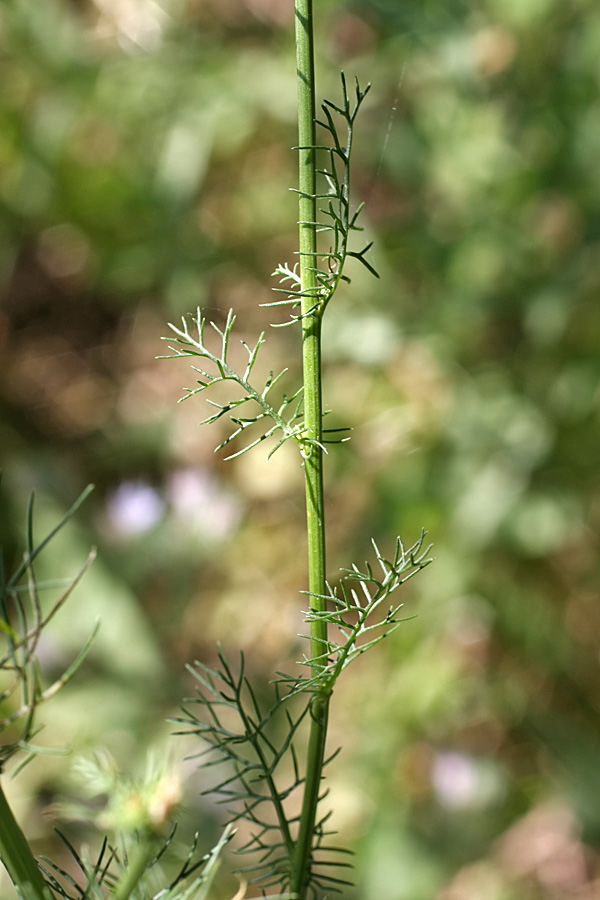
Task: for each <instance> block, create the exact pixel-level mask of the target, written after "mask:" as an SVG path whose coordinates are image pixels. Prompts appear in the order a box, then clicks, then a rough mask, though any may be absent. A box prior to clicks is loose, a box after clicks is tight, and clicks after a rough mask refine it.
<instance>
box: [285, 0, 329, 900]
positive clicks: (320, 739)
mask: <svg viewBox="0 0 600 900" xmlns="http://www.w3.org/2000/svg"><path fill="white" fill-rule="evenodd" d="M295 17H296V18H295V21H296V64H297V76H298V145H299V150H298V153H299V180H298V186H299V267H300V276H301V279H302V362H303V381H304V426H305V437H306V438H307V442H306V443H305V445H304V446H305V448H306V450H305V459H304V472H305V487H306V521H307V537H308V590H309V593H310V606H311V609H313V610H317V611H321V610H323V609H324V605H325V601H324V600H323V599H322V597H323V596H324V594H325V589H326V586H325V504H324V496H323V450H322V449H321V444H322V421H323V407H322V397H321V318H322V310H321V307H320V304H319V295H318V288H319V284H318V281H317V278H316V273H315V269H316V266H317V226H316V220H317V201H316V196H315V195H316V180H317V172H316V159H315V154H316V149H315V66H314V46H313V12H312V0H295ZM326 640H327V625H326V623H324V622H321V621H317V622H312V623H311V656H312V659H313V660H316V659H317V658H322V657H323V653H324V651H325V646H326V645H325V642H326ZM315 674H316V673H315ZM328 709H329V697H328V696H327V695H325V694H320V693H318V692H317V693H315V695H314V697H313V699H312V701H311V730H310V737H309V745H308V759H307V771H306V783H305V788H304V798H303V804H302V813H301V818H300V825H299V829H298V837H297V841H296V848H295V853H294V860H293V871H292V878H291V883H290V889H291V893H292V895H293V896H294V897H297V898H298V900H305V897H306V892H307V884H308V879H309V874H310V865H311V857H312V850H313V840H314V833H315V821H316V816H317V804H318V800H319V794H320V788H321V778H322V770H323V761H324V757H325V739H326V735H327V718H328Z"/></svg>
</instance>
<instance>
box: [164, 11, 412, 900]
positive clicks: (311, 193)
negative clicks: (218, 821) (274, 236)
mask: <svg viewBox="0 0 600 900" xmlns="http://www.w3.org/2000/svg"><path fill="white" fill-rule="evenodd" d="M295 35H296V63H297V73H298V82H297V83H298V134H299V140H298V147H297V148H296V149H297V152H298V156H299V181H298V188H296V189H294V190H296V192H297V195H298V208H299V217H298V221H299V249H298V254H297V256H298V259H297V261H296V263H295V264H294V265H292V266H290V265H288V264H287V263H285V264H281V265H279V266H278V267H277V268H276V270H275V272H274V275H275V276H276V277H277V278H278V281H279V285H280V286H278V287H276V288H275V290H276V291H277V293H278V294H279V295H282V296H280V298H279V299H277V300H275V301H273V302H272V303H269V304H266V305H267V306H270V307H281V306H283V307H288V308H289V310H290V319H289V321H288V322H287V323H285V324H287V325H290V326H292V327H294V326H295V327H296V328H298V329H299V331H300V332H301V337H300V345H301V353H302V371H303V377H302V385H301V387H300V388H298V389H297V390H294V391H293V392H291V393H289V394H286V393H285V392H283V391H282V390H281V385H282V382H283V378H284V375H285V372H286V370H284V371H282V372H279V373H278V374H273V373H271V374H270V375H269V376H268V378H267V379H266V381H265V383H264V384H263V383H262V382H261V383H259V384H256V383H255V382H254V380H253V377H254V369H255V364H256V361H257V357H258V354H259V352H260V351H261V348H262V346H263V344H264V340H265V338H264V334H261V335H260V337H259V338H258V340H257V342H256V344H255V345H254V346H249V345H248V344H246V343H244V342H242V344H243V347H244V350H245V353H246V355H247V363H246V365H245V368H244V370H243V371H242V372H240V371H237V370H236V368H235V366H234V365H233V364H232V362H231V354H230V347H231V342H232V340H233V329H234V324H235V315H234V314H233V312H232V311H231V310H230V311H229V313H228V314H227V317H226V320H225V322H224V324H223V325H221V326H220V325H218V324H217V323H215V322H207V320H206V318H205V317H204V315H203V314H202V311H201V310H200V309H198V310H197V312H196V313H195V315H192V316H188V317H184V318H183V319H182V322H181V325H177V326H176V325H170V328H171V331H172V335H171V336H170V337H168V338H164V340H166V341H168V342H169V349H170V351H171V352H170V353H169V354H168V355H166V356H165V357H163V358H167V359H168V358H188V359H192V360H193V365H192V369H193V371H194V372H195V373H196V376H197V377H196V383H195V386H194V387H193V388H190V389H187V390H186V391H185V394H184V396H183V397H182V398H181V399H182V400H186V399H189V398H192V397H196V396H197V395H199V394H206V393H207V392H209V391H211V390H212V389H214V388H215V387H217V386H219V385H228V386H229V387H230V388H232V389H233V390H234V391H235V392H236V393H235V396H234V397H233V399H226V400H223V399H219V397H220V396H221V395H220V394H217V395H215V394H214V393H213V394H212V396H209V397H208V398H206V399H207V400H208V404H209V405H210V407H211V413H210V415H208V416H207V417H206V418H205V419H204V420H203V422H202V423H201V424H208V425H210V424H212V423H214V422H216V421H218V420H220V419H222V418H223V417H228V418H229V419H230V422H231V429H230V431H229V434H228V436H227V437H226V438H225V439H224V440H223V441H222V442H221V443H220V444H219V446H218V447H217V450H221V449H224V448H226V449H227V450H228V451H230V452H229V456H228V458H230V459H231V458H234V457H236V456H239V455H240V454H243V453H246V452H248V451H249V450H251V449H252V448H253V447H256V446H257V445H259V444H261V443H262V442H263V441H270V442H271V446H270V449H269V454H268V455H269V456H271V455H272V454H273V453H275V452H276V451H277V450H278V449H279V448H280V447H281V446H282V445H283V444H284V443H286V442H288V441H291V442H293V443H294V444H295V445H296V446H297V449H298V453H299V462H300V464H301V465H302V466H303V468H304V476H305V495H306V534H307V549H308V557H307V566H308V579H307V589H306V591H305V594H306V597H307V607H308V608H307V609H306V611H305V613H304V615H305V621H306V623H307V624H308V626H309V632H308V634H307V635H306V639H307V642H308V648H309V649H308V650H307V652H306V653H305V654H303V657H302V659H301V660H300V664H301V666H302V667H303V668H301V669H300V671H299V673H295V674H285V673H276V675H275V677H274V680H273V685H272V688H273V693H272V702H271V704H270V705H268V706H266V707H265V706H264V705H263V703H262V702H261V701H260V700H259V699H258V695H257V693H256V691H255V690H254V689H253V686H252V684H251V682H250V680H249V679H248V678H247V676H246V674H245V664H244V658H243V656H242V658H241V664H240V665H239V666H237V667H236V666H233V665H232V664H231V663H230V662H229V661H228V659H227V658H226V656H225V653H224V652H223V650H222V649H221V648H219V653H218V656H219V665H218V667H217V668H215V669H211V668H209V667H208V666H206V665H204V664H203V663H201V662H196V663H195V664H194V665H193V666H191V667H190V672H191V674H192V676H193V678H194V680H195V683H196V692H195V695H194V696H193V697H192V698H191V699H190V700H189V701H188V702H187V703H186V705H185V706H184V709H183V712H182V714H181V716H179V717H178V719H177V720H176V721H177V723H178V726H179V729H180V731H181V732H183V733H187V734H193V735H197V736H198V738H199V739H200V740H201V741H202V742H203V743H204V745H205V747H204V750H203V751H200V754H199V755H200V756H201V758H202V759H201V761H202V763H203V764H205V765H220V764H222V765H223V766H224V772H223V775H222V777H221V778H220V779H217V780H216V783H215V784H214V785H213V786H212V788H211V791H212V792H213V793H214V794H215V795H216V797H217V798H218V799H219V801H220V802H221V803H223V805H224V806H225V807H226V808H227V810H228V822H229V824H230V825H235V823H239V822H240V821H244V822H245V823H246V826H247V834H248V835H249V836H248V837H247V839H246V843H245V844H244V845H243V846H242V847H241V848H240V852H241V853H242V854H243V855H244V856H245V857H247V858H248V863H247V864H246V865H244V866H243V867H242V868H241V870H240V871H241V873H242V874H243V876H244V878H245V879H246V880H247V881H248V882H249V883H250V884H252V885H255V886H256V889H257V890H258V891H259V892H260V894H261V896H271V897H272V896H274V895H273V894H272V893H269V892H272V891H276V892H278V895H285V896H286V897H289V898H294V900H306V898H308V897H311V898H318V897H325V896H328V895H329V894H330V893H332V892H337V891H341V890H343V888H344V886H345V885H349V884H350V883H351V882H350V881H349V880H348V875H347V870H348V868H349V867H350V862H349V858H348V856H349V855H348V852H347V851H346V850H343V849H340V848H339V847H337V846H335V845H334V844H333V843H332V842H331V832H330V831H329V829H328V820H329V816H330V814H329V813H328V812H327V811H323V810H322V808H321V807H322V801H323V800H324V797H325V795H326V790H324V770H325V769H326V767H327V765H328V764H329V763H330V762H331V760H332V759H333V758H334V756H336V752H333V753H329V754H328V751H327V750H326V739H327V729H328V717H329V706H330V699H331V696H332V693H333V690H334V687H335V685H336V683H337V680H338V678H339V677H340V675H341V673H342V672H343V671H344V670H345V669H346V668H347V666H348V665H349V664H350V663H351V662H353V661H354V660H355V659H356V658H357V657H358V656H360V655H362V654H363V653H364V652H365V651H366V650H368V649H370V648H372V647H374V646H375V645H376V644H378V643H379V642H380V641H382V640H383V639H384V638H386V637H388V636H389V635H390V634H391V633H392V632H393V631H394V630H395V629H396V628H397V627H398V626H399V624H400V622H401V621H402V620H403V619H402V613H401V609H402V603H399V602H396V596H395V595H396V591H397V590H398V588H399V587H400V586H401V585H403V584H404V583H405V582H406V581H407V580H408V579H410V578H412V577H413V576H414V575H415V574H416V573H417V572H418V571H420V570H421V569H422V568H423V567H424V566H426V565H427V563H428V562H429V558H428V548H427V547H426V546H425V541H424V538H425V534H424V533H422V534H421V535H420V537H419V538H418V540H417V541H416V542H415V543H414V544H413V545H412V546H410V547H409V548H408V549H405V547H404V545H403V543H402V541H401V540H400V538H399V537H397V538H396V539H395V540H394V542H393V545H392V549H391V552H390V553H389V554H385V553H384V552H382V551H381V550H380V549H379V547H378V546H377V545H376V544H375V543H374V542H373V546H372V553H373V561H372V562H365V563H364V564H363V565H362V566H358V565H356V564H354V563H352V564H351V565H350V566H349V567H348V568H347V569H343V570H342V573H341V578H340V579H339V582H338V583H337V584H336V585H333V584H332V583H330V582H329V581H328V580H327V575H326V540H325V539H326V532H325V503H324V491H323V467H324V462H325V457H326V454H327V445H328V444H329V443H332V442H339V441H341V440H345V437H344V432H345V429H342V430H339V429H328V428H327V427H326V426H325V424H324V408H323V400H322V363H321V331H322V322H323V317H324V315H325V312H326V309H327V307H328V306H329V304H330V302H331V300H332V298H333V296H334V294H335V293H336V291H337V289H338V287H339V285H340V284H341V283H342V282H345V283H349V282H350V277H349V275H348V273H347V267H348V264H349V263H351V262H354V261H356V262H358V263H360V264H362V265H363V266H364V267H366V269H368V270H369V272H371V273H372V274H373V275H374V276H375V277H377V272H376V271H375V269H374V267H373V265H372V263H371V262H370V260H369V257H368V253H369V250H370V246H371V245H370V244H369V243H367V244H366V245H364V246H362V247H359V249H356V248H355V247H354V245H353V243H352V237H353V234H354V233H356V232H360V231H361V228H360V225H359V216H360V212H361V210H362V205H361V206H358V207H357V208H356V209H353V207H352V204H351V199H350V174H351V151H352V143H353V137H354V129H355V123H356V119H357V115H358V112H359V110H360V108H361V106H362V104H363V102H364V100H365V97H366V95H367V92H368V90H369V87H368V86H367V87H366V88H364V89H363V88H361V87H360V85H359V83H358V81H356V82H355V84H354V87H353V90H350V89H349V87H348V83H347V80H346V77H345V75H344V74H343V73H342V76H341V99H340V100H339V101H338V102H335V103H334V102H333V101H331V100H325V101H324V102H323V104H322V105H321V117H320V118H317V113H316V105H315V96H316V91H315V66H314V46H313V39H314V35H313V13H312V2H311V0H296V3H295ZM317 128H319V130H320V133H322V134H323V137H324V140H323V141H321V140H318V139H317ZM392 595H394V596H392ZM305 729H306V730H307V731H308V736H307V749H306V751H305V753H304V754H303V753H301V752H300V751H299V749H298V748H299V744H300V740H301V736H302V738H303V739H304V734H305Z"/></svg>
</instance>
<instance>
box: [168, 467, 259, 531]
mask: <svg viewBox="0 0 600 900" xmlns="http://www.w3.org/2000/svg"><path fill="white" fill-rule="evenodd" d="M167 495H168V498H169V501H170V503H171V506H172V508H173V512H174V513H175V515H176V516H177V518H179V519H180V520H181V521H182V522H184V523H185V525H186V527H187V528H190V529H191V530H193V531H194V532H195V533H196V534H197V535H198V534H200V535H202V537H204V538H205V539H208V540H213V541H220V540H223V538H225V537H227V535H229V534H231V532H232V531H234V530H235V528H236V527H237V525H238V522H239V520H240V516H241V513H242V504H241V501H240V499H239V497H238V496H237V495H236V494H234V493H233V492H230V491H228V490H227V489H226V488H224V487H223V486H222V485H221V484H220V483H219V481H218V480H217V479H216V478H215V476H214V475H212V474H211V473H210V472H209V471H207V470H206V469H180V470H178V471H177V472H174V473H173V474H172V475H171V477H170V478H169V483H168V487H167Z"/></svg>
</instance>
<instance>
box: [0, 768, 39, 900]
mask: <svg viewBox="0 0 600 900" xmlns="http://www.w3.org/2000/svg"><path fill="white" fill-rule="evenodd" d="M0 859H1V860H2V862H3V863H4V867H5V868H6V871H7V872H8V874H9V876H10V879H11V881H12V883H13V884H14V886H15V887H16V889H17V891H18V892H19V894H20V896H21V897H26V898H27V900H48V898H49V897H51V896H52V894H51V892H50V888H49V887H48V885H47V884H46V882H45V881H44V877H43V875H42V873H41V872H40V870H39V868H38V864H37V863H36V861H35V858H34V856H33V854H32V852H31V849H30V847H29V844H28V843H27V839H26V837H25V835H24V834H23V832H22V831H21V828H20V826H19V824H18V823H17V820H16V819H15V817H14V815H13V812H12V809H11V808H10V806H9V805H8V802H7V800H6V797H5V795H4V791H3V790H2V786H1V785H0Z"/></svg>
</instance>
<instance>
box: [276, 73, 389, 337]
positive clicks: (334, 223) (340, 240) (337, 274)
mask: <svg viewBox="0 0 600 900" xmlns="http://www.w3.org/2000/svg"><path fill="white" fill-rule="evenodd" d="M341 79H342V102H341V104H340V105H339V106H338V105H337V104H335V103H332V101H331V100H325V101H324V102H323V104H322V106H321V109H322V111H323V119H317V125H320V126H321V128H323V129H324V130H325V132H326V133H327V135H328V136H329V138H330V143H329V144H316V145H315V146H314V147H297V148H296V149H297V150H306V149H314V150H315V151H320V152H322V153H324V154H325V155H326V163H325V165H324V166H323V168H321V169H317V172H318V174H320V175H321V176H322V177H323V179H324V182H325V187H326V189H325V190H324V191H322V192H319V193H317V194H314V195H313V194H311V195H308V194H303V196H310V198H311V199H314V200H316V201H318V202H322V201H324V205H323V206H322V207H320V210H319V211H320V213H321V215H322V218H321V219H319V220H318V221H316V222H301V223H300V224H301V225H314V227H315V228H316V230H317V232H318V233H325V234H328V235H329V237H330V244H329V248H328V250H322V251H318V252H317V253H316V258H315V260H314V262H313V271H314V272H315V276H316V280H317V284H318V288H317V290H316V292H315V290H314V289H311V291H310V297H311V298H314V304H313V305H312V307H311V309H310V311H309V312H318V313H319V314H322V313H323V311H324V309H325V307H326V306H327V304H328V303H329V301H330V300H331V298H332V297H333V295H334V293H335V292H336V290H337V288H338V286H339V284H340V282H341V281H345V282H350V278H349V277H348V275H346V273H345V265H346V262H347V260H348V257H353V258H354V259H357V260H358V261H359V262H361V263H362V264H363V266H365V268H367V269H368V270H369V272H371V274H372V275H375V277H379V276H378V273H377V271H376V270H375V269H374V268H373V266H372V264H371V263H370V262H369V260H368V259H367V253H368V252H369V250H370V249H371V246H372V242H369V243H367V244H365V246H364V247H363V248H362V249H361V250H351V249H350V235H351V232H353V231H362V228H361V227H360V226H359V225H358V224H357V219H358V217H359V215H360V213H361V211H362V209H363V207H364V203H361V204H360V205H359V206H358V207H357V208H356V209H355V210H354V211H352V210H351V206H350V159H351V152H352V142H353V136H354V123H355V120H356V116H357V114H358V111H359V109H360V107H361V105H362V102H363V100H364V98H365V97H366V95H367V93H368V91H369V89H370V85H367V87H366V88H365V89H364V90H361V88H360V85H359V83H358V80H356V82H355V96H354V100H351V99H350V96H349V94H348V88H347V84H346V77H345V75H344V73H343V72H342V73H341ZM337 118H339V119H341V121H342V125H343V127H345V134H343V136H340V132H339V130H338V123H337V121H336V119H337ZM292 190H294V191H295V192H296V193H303V192H300V191H298V190H297V189H296V188H293V189H292ZM319 260H321V261H322V263H321V264H320V263H319ZM273 274H274V275H278V276H279V280H280V284H285V285H287V287H285V288H275V290H276V291H277V292H278V293H282V294H285V295H286V299H284V300H279V301H275V302H274V303H267V304H264V305H265V306H288V305H289V306H292V307H297V306H299V305H300V302H301V299H302V297H303V296H307V291H306V290H304V289H303V286H302V280H301V277H300V274H299V272H298V265H297V264H296V265H295V266H294V267H293V268H290V267H289V266H288V265H287V264H281V265H279V266H278V267H277V268H276V269H275V272H274V273H273ZM307 314H308V313H304V315H307ZM299 318H302V316H293V318H292V321H297V320H298V319H299ZM285 324H290V323H289V322H288V323H285Z"/></svg>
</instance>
